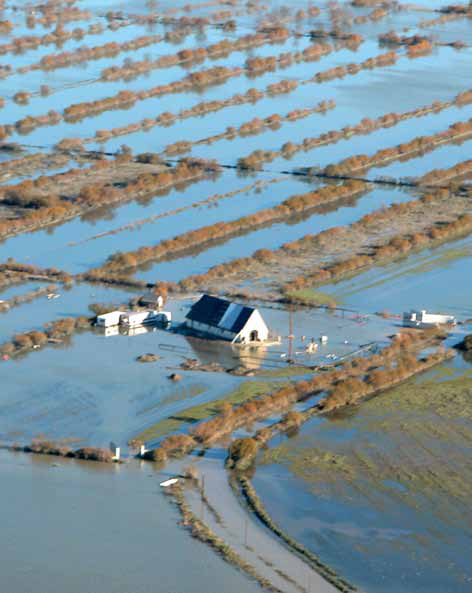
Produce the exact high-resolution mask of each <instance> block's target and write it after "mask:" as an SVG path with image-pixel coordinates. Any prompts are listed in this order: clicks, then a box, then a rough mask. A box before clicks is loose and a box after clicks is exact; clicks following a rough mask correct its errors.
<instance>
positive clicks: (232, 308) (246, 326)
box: [185, 294, 269, 344]
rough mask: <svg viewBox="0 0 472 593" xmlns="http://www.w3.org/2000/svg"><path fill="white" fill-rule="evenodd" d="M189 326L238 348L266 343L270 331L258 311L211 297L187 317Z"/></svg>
mask: <svg viewBox="0 0 472 593" xmlns="http://www.w3.org/2000/svg"><path fill="white" fill-rule="evenodd" d="M185 325H186V326H187V327H188V328H190V329H192V330H194V331H196V332H197V333H204V334H208V335H210V336H211V337H213V338H215V339H220V340H228V341H231V342H233V343H236V344H250V343H255V342H265V341H266V340H267V338H268V337H269V328H268V327H267V325H266V324H265V322H264V320H263V319H262V316H261V314H260V313H259V311H258V310H257V309H255V308H254V307H247V306H245V305H241V304H239V303H232V302H231V301H227V300H225V299H220V298H218V297H214V296H210V295H207V294H204V295H203V296H202V297H201V298H200V299H199V300H198V301H197V302H196V303H195V304H194V305H193V307H192V308H191V309H190V311H189V312H188V313H187V315H186V321H185Z"/></svg>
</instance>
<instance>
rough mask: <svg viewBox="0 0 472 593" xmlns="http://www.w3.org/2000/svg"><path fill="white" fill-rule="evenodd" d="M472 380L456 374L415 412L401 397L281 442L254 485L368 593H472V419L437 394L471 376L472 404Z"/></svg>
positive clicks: (441, 371) (455, 366) (386, 397)
mask: <svg viewBox="0 0 472 593" xmlns="http://www.w3.org/2000/svg"><path fill="white" fill-rule="evenodd" d="M464 365H465V367H466V368H465V369H464ZM470 373H471V365H467V364H466V363H464V361H462V360H457V361H453V362H450V363H447V364H446V365H442V366H441V367H438V368H436V369H435V370H434V371H431V372H429V373H427V374H426V375H424V376H422V377H421V378H420V380H416V381H414V382H410V383H409V384H410V385H412V384H413V385H414V384H416V385H417V387H416V388H415V387H414V386H412V387H411V388H410V392H409V393H410V394H411V395H410V398H411V400H412V402H413V405H410V406H409V407H407V406H402V403H401V399H399V397H397V396H396V390H394V391H393V392H388V393H385V394H383V395H381V396H379V397H378V398H375V399H373V400H370V401H369V402H366V403H363V404H362V405H361V406H359V407H357V408H355V409H352V410H347V411H346V412H340V413H339V414H335V415H332V416H330V417H329V418H326V419H323V420H320V419H318V418H317V419H314V420H312V421H309V422H307V423H306V424H305V425H304V426H303V427H302V428H301V429H300V431H299V432H298V434H296V435H292V436H291V437H290V438H288V439H280V438H278V437H277V438H275V439H273V442H272V443H271V447H270V448H269V450H268V451H266V452H265V453H264V454H263V456H262V462H261V463H259V464H258V465H257V469H256V472H255V476H254V479H253V483H254V486H255V488H256V490H257V492H258V494H259V496H260V497H261V499H262V502H263V503H264V505H265V506H266V509H267V511H268V512H269V513H270V514H271V516H272V518H273V519H274V521H275V522H276V523H278V524H280V525H283V526H284V528H285V529H286V531H287V532H288V533H289V534H290V535H291V536H292V537H294V538H295V539H297V540H299V541H301V542H302V543H303V544H304V545H306V546H307V547H308V548H309V549H311V550H312V551H314V552H315V553H317V554H319V555H320V557H321V559H322V560H323V561H324V562H327V563H328V564H330V565H331V566H332V567H333V568H335V569H336V570H338V571H339V572H340V573H341V574H343V576H344V577H345V578H347V579H348V580H350V581H351V582H354V583H356V584H357V585H358V586H359V588H360V589H361V590H363V591H366V593H371V592H372V593H374V592H375V593H393V592H396V591H399V590H401V591H403V592H405V593H413V592H414V593H423V592H425V593H426V592H427V591H438V592H446V591H448V592H449V591H454V592H455V593H466V592H468V591H470V583H471V582H472V572H471V565H470V554H469V550H470V545H471V535H470V525H471V521H472V516H471V514H470V508H469V505H468V502H467V500H465V499H467V498H468V496H470V492H471V487H472V483H471V476H470V472H469V471H466V470H465V467H466V466H467V458H468V456H470V452H471V440H470V428H471V426H470V415H469V414H468V412H465V413H464V412H463V413H460V412H458V408H457V412H454V411H453V410H454V409H456V408H453V409H451V411H450V413H448V401H447V400H442V402H440V403H439V404H436V401H435V391H434V390H435V386H434V385H437V384H438V383H437V382H438V381H444V383H441V384H444V385H446V386H448V385H449V383H448V379H449V378H450V379H451V381H452V379H453V377H461V378H463V380H464V381H467V383H465V387H464V388H463V389H465V394H467V393H468V394H469V398H468V399H469V400H470V384H471V375H470ZM450 375H451V376H450ZM439 377H442V378H441V379H439ZM431 380H433V381H434V382H435V383H433V384H432V386H431V387H429V388H426V389H424V390H423V391H422V392H421V393H422V394H423V397H424V400H421V402H420V403H419V404H418V409H416V407H415V405H414V402H415V397H416V394H415V390H416V389H418V388H419V387H421V385H422V384H423V383H425V384H426V385H428V383H427V382H428V381H431ZM451 385H452V386H451V388H450V389H451V391H449V392H447V394H448V395H447V396H446V397H447V398H448V399H449V398H450V401H451V405H452V406H454V405H455V402H454V397H455V395H456V390H458V389H459V387H456V386H455V384H454V383H453V382H452V383H451ZM403 389H405V388H403ZM392 400H393V401H392ZM465 401H466V402H467V395H466V399H465ZM469 403H470V401H469ZM458 404H459V405H463V404H460V403H459V402H458ZM466 405H467V403H466ZM469 407H470V406H469ZM456 431H457V432H456ZM459 434H460V437H459V436H457V435H459ZM451 435H456V436H451ZM457 489H459V490H457ZM294 492H296V504H293V497H294V494H293V493H294ZM459 492H460V493H459ZM464 498H465V499H464Z"/></svg>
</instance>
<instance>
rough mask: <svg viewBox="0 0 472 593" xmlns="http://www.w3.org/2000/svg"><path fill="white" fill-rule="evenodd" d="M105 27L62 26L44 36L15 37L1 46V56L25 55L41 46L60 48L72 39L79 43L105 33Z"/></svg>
mask: <svg viewBox="0 0 472 593" xmlns="http://www.w3.org/2000/svg"><path fill="white" fill-rule="evenodd" d="M103 30H104V29H103V27H102V25H100V24H94V25H89V26H88V27H87V28H86V29H85V28H82V27H76V28H74V29H71V30H66V29H64V26H63V25H62V24H58V25H57V27H56V28H55V29H54V30H53V31H50V32H48V33H45V34H44V35H22V36H21V37H14V38H13V39H11V40H10V41H9V42H8V43H1V44H0V55H5V54H7V53H10V52H11V53H15V54H18V53H23V52H25V51H26V50H28V49H37V48H38V47H40V46H41V45H46V46H47V45H53V44H54V45H57V46H60V45H62V44H63V43H65V42H66V41H69V40H70V39H74V40H76V41H79V40H81V39H83V38H84V37H85V36H86V35H100V34H101V33H103Z"/></svg>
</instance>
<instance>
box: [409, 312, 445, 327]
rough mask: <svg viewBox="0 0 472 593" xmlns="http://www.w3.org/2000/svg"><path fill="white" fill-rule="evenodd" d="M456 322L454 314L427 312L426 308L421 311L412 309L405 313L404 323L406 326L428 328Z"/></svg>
mask: <svg viewBox="0 0 472 593" xmlns="http://www.w3.org/2000/svg"><path fill="white" fill-rule="evenodd" d="M455 324H456V318H455V317H454V316H453V315H443V314H436V313H426V311H425V310H424V309H423V310H421V311H414V310H411V311H409V312H406V313H403V325H404V326H405V327H419V328H426V327H437V326H439V325H455Z"/></svg>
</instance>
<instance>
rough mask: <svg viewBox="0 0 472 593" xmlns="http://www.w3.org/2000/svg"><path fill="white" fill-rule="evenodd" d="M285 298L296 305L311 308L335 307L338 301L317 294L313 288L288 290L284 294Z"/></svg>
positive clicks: (322, 293) (319, 293)
mask: <svg viewBox="0 0 472 593" xmlns="http://www.w3.org/2000/svg"><path fill="white" fill-rule="evenodd" d="M285 296H286V297H287V298H288V299H290V300H292V301H294V302H297V303H302V304H304V305H312V306H314V307H315V306H318V307H320V306H326V307H335V306H336V305H337V304H338V301H336V299H335V298H334V297H333V296H331V295H330V294H325V293H324V292H319V291H318V290H315V289H313V288H300V289H299V290H289V291H287V292H286V293H285Z"/></svg>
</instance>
